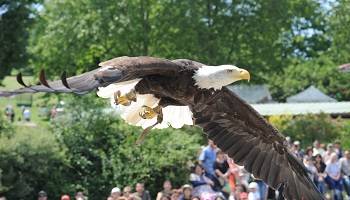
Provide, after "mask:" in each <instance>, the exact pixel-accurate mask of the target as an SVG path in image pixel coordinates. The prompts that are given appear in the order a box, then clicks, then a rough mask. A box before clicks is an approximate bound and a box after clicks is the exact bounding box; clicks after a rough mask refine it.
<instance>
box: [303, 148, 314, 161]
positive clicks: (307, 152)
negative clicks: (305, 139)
mask: <svg viewBox="0 0 350 200" xmlns="http://www.w3.org/2000/svg"><path fill="white" fill-rule="evenodd" d="M306 157H308V158H311V159H312V157H313V150H312V147H308V148H306V150H305V155H304V159H305V158H306Z"/></svg>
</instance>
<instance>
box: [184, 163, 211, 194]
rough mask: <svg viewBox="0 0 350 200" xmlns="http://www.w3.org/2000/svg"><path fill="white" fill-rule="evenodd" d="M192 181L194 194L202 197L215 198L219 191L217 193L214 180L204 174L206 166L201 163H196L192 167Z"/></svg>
mask: <svg viewBox="0 0 350 200" xmlns="http://www.w3.org/2000/svg"><path fill="white" fill-rule="evenodd" d="M190 182H191V184H192V186H193V195H194V196H199V197H200V198H201V199H203V198H205V199H214V198H215V196H217V194H218V193H216V192H215V191H214V190H213V189H212V186H214V182H213V181H212V180H210V178H208V177H207V176H205V174H204V168H203V167H202V165H201V164H198V163H197V164H196V165H195V166H194V167H193V168H192V173H191V175H190Z"/></svg>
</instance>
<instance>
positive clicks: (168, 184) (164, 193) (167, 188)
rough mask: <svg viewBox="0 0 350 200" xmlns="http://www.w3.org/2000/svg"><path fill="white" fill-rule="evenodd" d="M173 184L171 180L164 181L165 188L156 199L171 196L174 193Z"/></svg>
mask: <svg viewBox="0 0 350 200" xmlns="http://www.w3.org/2000/svg"><path fill="white" fill-rule="evenodd" d="M171 189H172V185H171V182H170V181H169V180H166V181H164V183H163V190H162V191H160V192H158V194H157V198H156V200H160V199H161V198H162V196H169V197H170V196H171V194H172V190H171Z"/></svg>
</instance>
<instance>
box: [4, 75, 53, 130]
mask: <svg viewBox="0 0 350 200" xmlns="http://www.w3.org/2000/svg"><path fill="white" fill-rule="evenodd" d="M23 80H24V82H25V83H28V84H30V83H33V77H32V76H24V77H23ZM2 84H3V85H2V86H0V90H13V89H17V88H20V87H22V86H21V85H20V84H19V83H17V81H16V77H15V76H7V77H5V79H4V80H3V82H2ZM42 95H43V94H24V95H18V96H15V97H9V98H0V109H1V110H0V112H5V108H6V106H8V105H12V107H13V108H14V110H15V114H16V115H15V119H16V121H18V120H19V119H20V118H22V111H21V106H20V105H18V104H19V103H21V102H32V104H31V106H30V110H31V120H32V122H34V123H36V124H38V125H42V124H47V121H46V120H45V119H44V118H42V117H40V116H39V115H40V113H41V112H40V110H41V108H40V106H39V105H38V104H42V105H45V102H43V100H42V99H41V98H40V97H42Z"/></svg>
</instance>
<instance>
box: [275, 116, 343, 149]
mask: <svg viewBox="0 0 350 200" xmlns="http://www.w3.org/2000/svg"><path fill="white" fill-rule="evenodd" d="M269 121H270V122H271V123H272V124H274V125H275V126H276V127H277V128H278V129H279V130H280V131H281V132H282V133H283V134H284V135H286V136H290V137H291V138H292V139H293V140H299V141H301V145H302V146H303V147H306V146H310V145H312V142H313V141H315V140H316V139H317V140H319V141H321V142H324V143H328V142H334V141H335V140H336V139H339V138H341V135H342V132H344V125H343V124H344V121H343V120H340V119H333V118H331V117H330V116H329V115H327V114H319V115H311V114H310V115H302V116H295V117H292V116H274V117H270V118H269Z"/></svg>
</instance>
